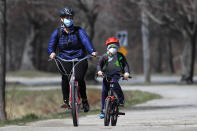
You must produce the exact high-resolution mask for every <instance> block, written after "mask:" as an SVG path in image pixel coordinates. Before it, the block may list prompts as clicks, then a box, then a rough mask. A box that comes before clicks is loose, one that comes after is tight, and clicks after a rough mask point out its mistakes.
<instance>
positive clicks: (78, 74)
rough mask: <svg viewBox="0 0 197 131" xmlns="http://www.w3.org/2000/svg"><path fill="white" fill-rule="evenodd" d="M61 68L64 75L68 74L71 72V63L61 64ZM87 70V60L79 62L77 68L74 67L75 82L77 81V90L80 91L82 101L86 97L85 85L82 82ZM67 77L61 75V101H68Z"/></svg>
mask: <svg viewBox="0 0 197 131" xmlns="http://www.w3.org/2000/svg"><path fill="white" fill-rule="evenodd" d="M75 64H76V63H75ZM63 66H64V68H65V70H66V74H70V73H71V71H72V63H71V62H65V63H63ZM87 69H88V62H87V60H83V61H81V62H80V63H79V64H77V66H76V67H75V80H76V81H78V85H79V89H80V95H81V98H82V100H86V99H87V95H86V83H85V80H84V77H85V74H86V72H87ZM69 81H70V80H69V77H68V75H62V95H63V100H64V101H65V100H69V89H70V88H69Z"/></svg>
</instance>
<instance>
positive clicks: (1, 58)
mask: <svg viewBox="0 0 197 131" xmlns="http://www.w3.org/2000/svg"><path fill="white" fill-rule="evenodd" d="M5 72H6V0H0V120H6V112H5Z"/></svg>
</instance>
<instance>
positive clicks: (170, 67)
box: [167, 39, 174, 73]
mask: <svg viewBox="0 0 197 131" xmlns="http://www.w3.org/2000/svg"><path fill="white" fill-rule="evenodd" d="M167 60H168V71H169V72H170V73H174V64H173V55H172V40H171V39H168V43H167Z"/></svg>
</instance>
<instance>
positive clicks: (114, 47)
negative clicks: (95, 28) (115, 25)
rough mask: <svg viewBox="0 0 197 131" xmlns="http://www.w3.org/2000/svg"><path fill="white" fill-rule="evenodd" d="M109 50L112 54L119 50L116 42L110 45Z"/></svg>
mask: <svg viewBox="0 0 197 131" xmlns="http://www.w3.org/2000/svg"><path fill="white" fill-rule="evenodd" d="M107 50H108V52H109V53H110V54H112V55H114V54H116V53H117V52H118V46H117V45H115V44H111V45H108V47H107Z"/></svg>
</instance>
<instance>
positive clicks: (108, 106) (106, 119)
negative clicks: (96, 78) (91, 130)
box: [104, 98, 111, 126]
mask: <svg viewBox="0 0 197 131" xmlns="http://www.w3.org/2000/svg"><path fill="white" fill-rule="evenodd" d="M110 111H111V98H108V99H107V101H105V117H104V126H109V123H110V116H111V114H110Z"/></svg>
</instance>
